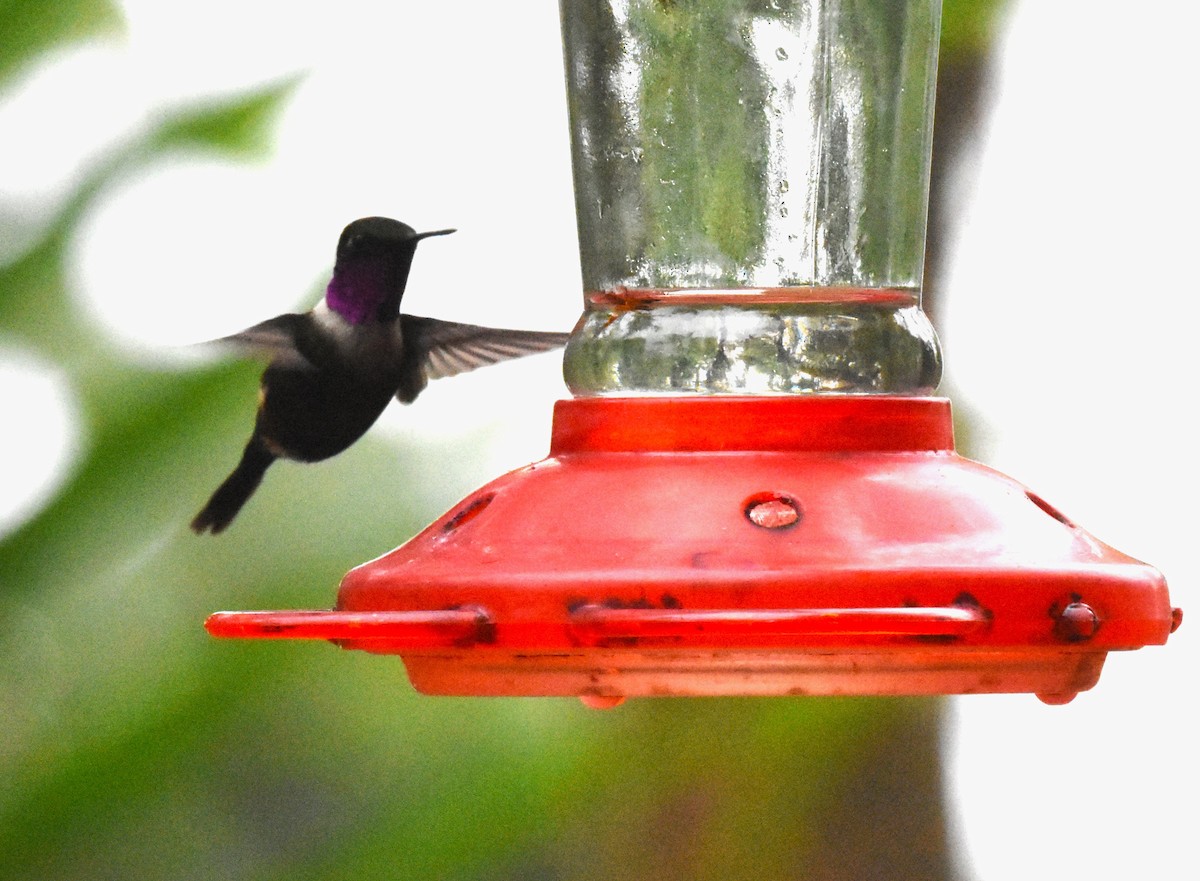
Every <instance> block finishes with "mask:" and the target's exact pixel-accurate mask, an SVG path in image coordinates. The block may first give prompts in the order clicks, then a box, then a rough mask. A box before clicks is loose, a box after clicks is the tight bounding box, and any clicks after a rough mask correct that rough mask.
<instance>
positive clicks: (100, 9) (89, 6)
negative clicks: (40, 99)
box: [0, 0, 125, 88]
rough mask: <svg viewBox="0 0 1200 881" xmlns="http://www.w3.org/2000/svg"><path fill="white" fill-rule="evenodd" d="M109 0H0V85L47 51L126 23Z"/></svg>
mask: <svg viewBox="0 0 1200 881" xmlns="http://www.w3.org/2000/svg"><path fill="white" fill-rule="evenodd" d="M124 23H125V21H124V18H123V17H122V15H121V12H120V9H119V7H118V6H117V5H116V4H114V3H110V2H108V0H0V88H3V87H4V86H5V85H6V84H7V83H8V82H9V80H11V79H12V78H13V77H14V76H16V75H17V74H18V73H20V72H21V70H23V69H24V68H25V67H26V66H27V65H29V64H30V63H32V62H33V61H34V60H35V59H36V58H38V57H39V56H41V55H44V54H45V53H46V52H48V51H50V50H52V49H55V48H58V47H60V46H64V45H67V44H70V43H76V42H80V41H82V40H86V39H90V38H95V37H102V36H108V35H110V34H114V33H118V32H120V31H121V30H122V28H123V27H124Z"/></svg>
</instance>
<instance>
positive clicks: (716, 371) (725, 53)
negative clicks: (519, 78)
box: [561, 0, 940, 394]
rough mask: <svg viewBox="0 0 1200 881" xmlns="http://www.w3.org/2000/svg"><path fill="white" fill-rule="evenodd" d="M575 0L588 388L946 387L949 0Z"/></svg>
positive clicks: (572, 38) (579, 349)
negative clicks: (943, 117)
mask: <svg viewBox="0 0 1200 881" xmlns="http://www.w3.org/2000/svg"><path fill="white" fill-rule="evenodd" d="M561 6H562V15H563V32H564V43H565V48H566V66H567V85H568V95H569V101H570V112H571V127H572V155H573V161H574V169H575V188H576V210H577V215H578V223H579V234H580V250H581V256H582V263H583V281H584V288H585V291H586V292H587V294H586V303H585V305H586V308H587V313H586V315H585V320H584V322H583V324H582V326H581V328H580V330H579V331H578V332H577V333H576V335H575V338H574V339H573V340H572V343H571V345H570V346H569V347H568V351H567V368H566V372H567V380H568V383H569V384H570V385H571V388H572V390H573V391H575V393H576V394H629V393H638V392H664V391H665V392H671V393H676V392H682V391H701V392H717V393H720V392H726V393H728V392H747V391H757V390H760V387H761V390H764V391H769V392H770V391H774V392H794V391H822V390H834V391H882V392H904V393H914V392H915V393H920V392H927V391H931V390H932V388H933V387H934V386H936V384H937V378H938V373H939V372H940V369H939V367H938V352H937V344H936V340H935V339H934V337H933V332H932V329H931V328H930V327H929V326H928V322H927V321H926V320H925V318H924V316H923V314H922V313H921V312H920V309H919V303H918V300H917V296H918V294H919V291H920V283H921V267H922V262H923V256H924V239H925V213H926V203H927V191H928V167H929V155H930V139H931V134H932V108H933V97H932V96H933V86H934V71H935V66H936V49H937V33H938V18H939V3H938V2H937V0H808V2H805V0H562V3H561ZM630 312H634V313H644V314H638V315H632V316H631V315H629V314H627V313H630ZM684 316H688V318H687V319H686V320H684ZM832 327H837V328H840V330H838V331H837V332H826V331H827V330H828V329H829V328H832ZM747 328H757V329H756V330H753V331H750V330H747ZM906 334H907V335H908V336H909V337H910V339H909V340H908V342H907V343H906V344H904V345H899V344H898V342H897V341H898V340H899V339H900V338H901V337H904V336H905V335H906ZM773 339H783V340H787V339H791V340H792V342H791V343H787V342H784V343H774V342H772V340H773ZM687 340H691V341H692V342H693V343H694V344H695V345H694V346H689V345H686V344H683V343H684V341H687ZM885 342H886V343H888V344H892V343H897V345H898V348H899V349H901V350H902V352H882V351H873V350H872V347H873V346H879V345H882V344H884V343H885ZM677 343H678V344H680V345H679V348H680V349H681V352H680V353H679V354H678V355H677V356H676V357H675V358H674V359H671V358H667V359H663V358H661V357H660V355H661V354H662V353H663V352H664V351H665V347H669V346H674V345H676V344H677ZM771 346H775V350H776V351H777V352H778V353H779V356H778V358H777V359H776V360H775V361H774V362H773V364H772V366H771V367H770V368H769V369H768V368H765V367H762V366H761V365H759V361H761V360H762V359H758V356H757V355H756V353H758V352H759V350H760V349H763V350H765V349H766V348H769V347H771ZM837 346H842V348H843V351H841V352H836V351H833V348H835V347H837ZM692 348H696V349H697V353H696V354H695V356H694V357H695V358H696V359H699V358H701V356H700V354H699V352H700V351H703V352H705V353H707V354H705V355H704V356H703V358H710V357H711V358H717V361H716V362H715V364H714V363H713V362H711V361H705V362H703V363H701V361H700V360H696V361H695V363H691V362H690V361H688V357H687V356H684V355H683V351H684V350H690V349H692ZM720 353H723V354H720ZM718 356H719V357H718ZM680 358H683V359H684V361H685V362H688V363H686V364H681V363H676V362H677V361H678V360H679V359H680ZM722 358H725V359H732V360H731V365H732V366H733V368H734V369H733V370H732V373H729V372H726V373H725V374H724V375H725V376H726V377H727V378H726V379H724V380H717V379H715V378H713V377H717V376H719V375H721V374H722V370H723V368H722V366H721V364H722V362H721V359H722ZM897 358H908V359H911V363H908V364H898V363H897V361H896V359H897ZM745 359H750V360H749V361H746V360H745ZM756 359H757V360H756ZM767 360H768V361H769V360H771V359H767ZM667 361H671V365H668V364H667V363H666V362H667ZM756 365H759V366H756ZM672 371H673V373H672ZM830 371H832V372H830ZM683 374H687V375H688V376H690V377H692V378H691V379H688V380H685V379H682V378H681V376H682V375H683ZM730 376H733V377H736V378H735V379H728V377H730ZM914 383H915V384H914Z"/></svg>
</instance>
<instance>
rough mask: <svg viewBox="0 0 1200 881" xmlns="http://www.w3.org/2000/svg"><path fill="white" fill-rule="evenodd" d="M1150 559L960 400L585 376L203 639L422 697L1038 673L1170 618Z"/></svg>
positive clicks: (973, 688)
mask: <svg viewBox="0 0 1200 881" xmlns="http://www.w3.org/2000/svg"><path fill="white" fill-rule="evenodd" d="M1180 614H1181V613H1180V612H1179V610H1177V609H1172V607H1171V605H1170V602H1169V599H1168V595H1167V588H1166V584H1165V582H1164V579H1163V577H1162V575H1161V574H1160V573H1159V572H1158V571H1157V570H1155V569H1153V568H1152V567H1150V566H1148V565H1146V564H1144V563H1140V562H1138V561H1136V560H1134V559H1132V558H1130V557H1128V556H1125V555H1124V554H1121V553H1120V552H1118V551H1116V550H1114V549H1113V548H1111V547H1108V546H1107V545H1105V544H1103V543H1101V542H1099V541H1098V540H1096V539H1095V538H1093V537H1092V536H1091V535H1089V534H1088V533H1087V532H1085V531H1084V530H1082V529H1080V528H1079V527H1078V526H1076V525H1075V524H1073V523H1071V522H1070V521H1069V520H1068V519H1067V518H1066V517H1064V516H1063V515H1061V514H1060V513H1058V512H1057V511H1056V510H1055V509H1054V508H1052V507H1051V506H1050V505H1048V504H1047V503H1046V502H1044V501H1043V500H1041V499H1040V498H1039V497H1038V496H1036V495H1034V494H1033V493H1031V492H1030V491H1029V490H1027V489H1026V488H1025V487H1023V486H1021V485H1020V484H1018V483H1016V482H1015V481H1013V480H1011V479H1010V478H1008V477H1005V476H1004V475H1002V474H999V473H998V472H996V471H994V470H992V469H990V468H987V467H985V466H983V465H979V464H977V463H975V462H971V461H969V460H967V459H964V458H962V457H960V456H958V455H957V454H956V453H955V452H954V443H953V431H952V427H951V421H950V405H949V402H948V401H946V400H944V399H940V398H898V397H866V396H863V397H854V396H812V397H806V396H802V397H714V398H579V399H574V400H566V401H559V402H558V404H557V405H556V408H555V416H554V432H553V439H552V444H551V453H550V456H549V457H548V458H547V459H545V460H543V461H541V462H538V463H535V464H533V465H530V466H527V467H525V468H522V469H519V470H517V471H514V472H512V473H510V474H507V475H505V476H503V477H501V478H499V479H497V480H495V481H493V482H492V483H490V484H488V485H487V486H485V487H483V488H482V489H480V490H479V491H477V492H476V493H474V494H473V495H471V496H470V497H468V498H467V499H465V500H464V501H463V502H461V503H460V504H459V505H458V506H456V507H455V508H454V509H453V510H452V511H450V512H448V513H447V514H446V515H444V516H443V517H441V518H440V519H439V520H437V521H435V522H434V523H433V524H432V525H430V526H429V527H428V528H426V529H425V530H424V531H422V532H421V533H420V534H418V535H417V536H415V537H414V538H413V539H411V540H410V541H408V542H407V543H405V544H404V545H402V546H401V547H399V548H397V549H396V550H395V551H393V552H391V553H390V554H387V555H386V556H384V557H381V558H379V559H378V560H375V561H372V562H370V563H367V564H365V565H363V566H360V567H358V568H356V569H354V570H352V571H351V572H350V573H349V574H347V575H346V577H345V578H344V579H343V581H342V585H341V589H340V591H339V594H338V603H337V608H336V609H335V610H332V611H309V612H222V613H218V614H216V615H214V616H212V617H211V618H210V619H209V621H208V624H207V626H208V628H209V630H210V632H212V633H213V634H214V635H217V636H238V637H260V638H281V637H282V638H308V639H328V640H332V641H334V642H337V643H339V644H340V645H342V646H343V647H345V648H355V649H363V650H366V651H370V652H377V653H384V654H400V655H401V656H402V657H403V659H404V662H405V664H406V666H407V668H408V673H409V676H410V678H411V680H412V682H413V685H414V686H415V687H416V688H417V689H418V690H420V691H423V692H426V693H429V694H475V695H579V696H582V697H585V698H587V699H588V700H589V702H590V703H592V704H593V705H611V704H612V703H614V702H616V701H617V700H618V699H619V698H621V697H624V696H632V695H659V694H673V695H715V694H756V695H779V694H934V693H972V692H1016V691H1030V692H1036V693H1038V694H1039V696H1041V697H1042V698H1043V699H1044V700H1047V701H1048V702H1051V703H1062V702H1065V701H1066V700H1070V698H1071V697H1073V696H1074V695H1075V694H1076V693H1077V692H1079V691H1082V690H1085V689H1088V688H1091V687H1092V686H1093V685H1094V684H1095V682H1096V681H1097V679H1098V677H1099V674H1100V669H1101V666H1102V665H1103V663H1104V659H1105V657H1106V655H1107V653H1108V652H1109V651H1110V650H1119V649H1133V648H1139V647H1141V646H1143V645H1151V644H1162V643H1164V642H1165V641H1166V639H1167V636H1168V634H1169V633H1170V632H1171V631H1172V630H1173V629H1174V627H1175V626H1178V623H1179V620H1180Z"/></svg>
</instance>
